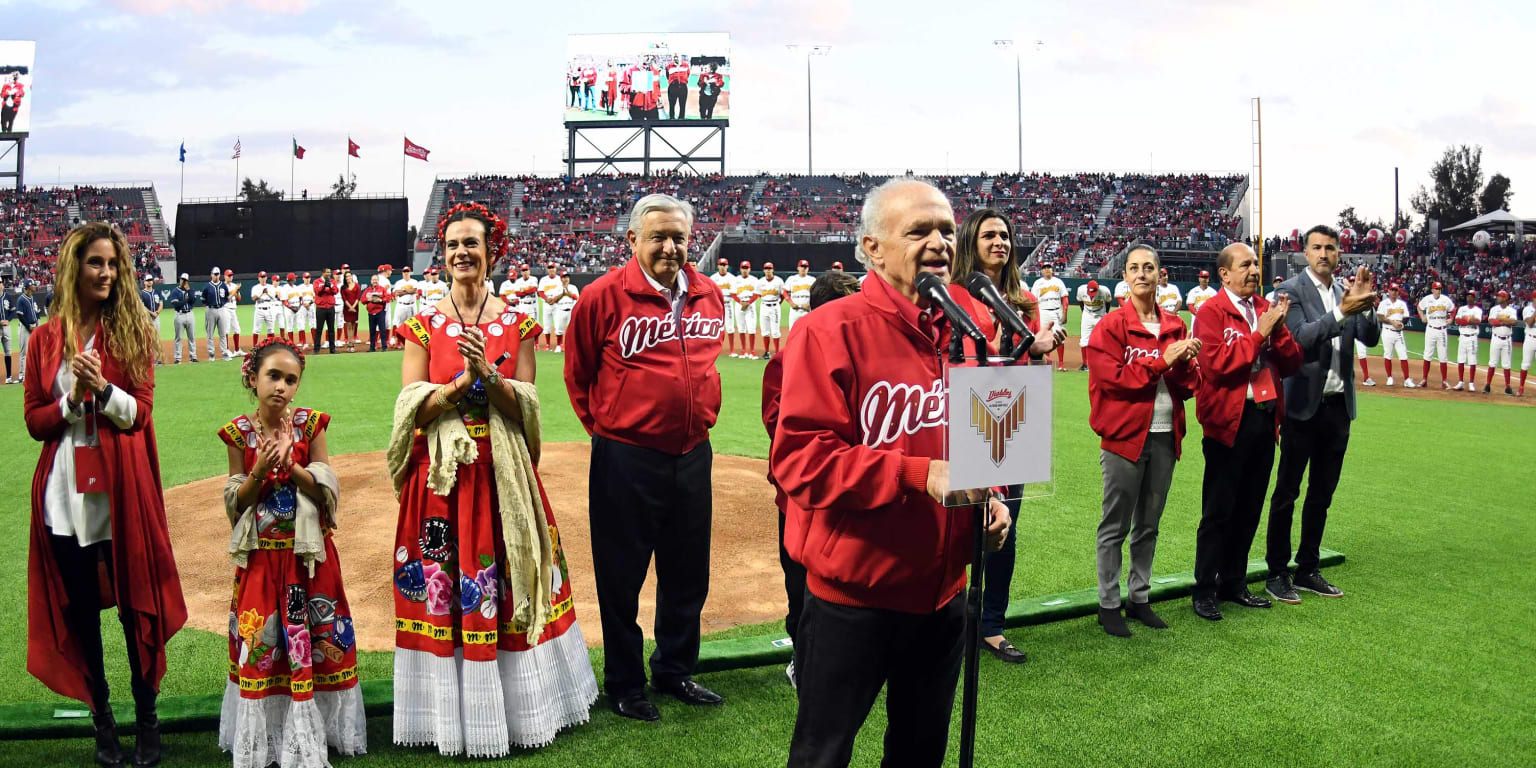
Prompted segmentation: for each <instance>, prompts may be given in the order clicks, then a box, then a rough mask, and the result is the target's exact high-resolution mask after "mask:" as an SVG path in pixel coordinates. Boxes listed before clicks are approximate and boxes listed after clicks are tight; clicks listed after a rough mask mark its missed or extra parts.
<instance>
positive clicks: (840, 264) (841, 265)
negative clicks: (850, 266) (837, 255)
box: [832, 261, 843, 269]
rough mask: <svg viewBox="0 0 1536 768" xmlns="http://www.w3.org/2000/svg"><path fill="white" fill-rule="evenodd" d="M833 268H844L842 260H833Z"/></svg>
mask: <svg viewBox="0 0 1536 768" xmlns="http://www.w3.org/2000/svg"><path fill="white" fill-rule="evenodd" d="M832 268H833V269H842V268H843V263H842V262H841V261H834V262H832Z"/></svg>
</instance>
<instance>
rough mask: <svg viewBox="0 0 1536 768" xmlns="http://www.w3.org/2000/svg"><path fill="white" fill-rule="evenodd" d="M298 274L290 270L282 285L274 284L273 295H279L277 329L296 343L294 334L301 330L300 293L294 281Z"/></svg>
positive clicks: (284, 336)
mask: <svg viewBox="0 0 1536 768" xmlns="http://www.w3.org/2000/svg"><path fill="white" fill-rule="evenodd" d="M297 277H298V276H297V275H295V274H293V273H292V272H289V273H288V274H287V276H286V277H284V278H283V283H282V285H278V286H274V287H273V289H272V295H274V296H276V297H277V302H278V309H277V331H278V335H279V336H282V337H283V338H284V339H286V340H287V341H288V343H289V344H292V343H294V334H295V333H297V332H298V330H299V294H298V288H297V286H295V285H294V284H293V281H294V279H295V278H297Z"/></svg>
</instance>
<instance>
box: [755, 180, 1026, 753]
mask: <svg viewBox="0 0 1536 768" xmlns="http://www.w3.org/2000/svg"><path fill="white" fill-rule="evenodd" d="M954 237H955V218H954V212H953V210H952V209H951V208H950V205H949V201H948V200H946V199H945V198H944V195H943V194H942V193H940V192H939V190H937V189H935V188H934V187H933V186H931V185H929V184H927V183H925V182H921V181H917V180H913V179H895V180H892V181H888V182H886V183H884V184H881V185H880V186H878V187H876V188H875V189H874V190H872V191H871V192H870V193H869V196H868V197H867V198H866V199H865V202H864V208H863V211H862V213H861V215H860V220H859V233H858V238H859V239H858V243H859V250H858V255H859V260H860V261H861V262H863V263H864V264H865V265H866V266H868V267H869V279H867V280H866V281H865V282H864V287H863V289H862V290H861V291H860V292H859V293H858V294H857V295H854V296H850V297H848V298H846V299H843V300H842V301H837V302H834V303H832V304H829V305H827V306H826V307H824V308H822V309H820V310H818V311H816V312H813V313H811V314H809V315H807V316H806V317H805V318H803V319H801V320H800V322H798V323H796V327H795V332H794V333H793V334H791V336H790V340H789V343H788V344H787V345H785V347H784V351H783V353H782V355H783V361H784V381H786V382H794V386H793V387H787V388H785V390H784V394H783V399H782V402H781V405H780V411H779V426H778V431H777V433H776V435H775V437H774V441H773V447H772V449H771V450H772V466H773V467H774V475H775V477H776V478H777V479H778V481H779V483H780V485H781V486H782V487H783V489H784V492H785V493H786V494H787V495H788V497H789V510H788V519H787V520H786V525H785V533H784V543H785V545H786V547H787V548H788V550H789V553H790V555H791V556H792V557H794V558H795V559H796V560H798V561H799V562H800V563H801V564H803V565H804V566H805V568H806V576H807V580H806V584H807V595H806V599H805V607H804V611H803V613H802V615H801V618H800V625H799V628H798V637H797V638H796V640H795V645H796V648H795V671H796V677H797V679H798V682H799V696H800V709H799V714H798V716H797V717H796V719H795V734H794V739H793V741H792V742H791V744H790V748H789V765H791V766H844V765H847V764H848V762H849V760H850V758H851V757H852V754H853V741H854V737H855V736H856V735H857V734H858V731H859V728H860V727H861V726H863V724H864V720H865V718H866V717H868V715H869V709H870V707H871V706H872V705H873V704H874V702H875V697H876V695H878V694H879V693H880V689H881V687H882V686H885V687H886V714H887V716H888V721H889V724H888V726H887V728H886V732H885V756H886V760H887V761H897V762H899V763H900V764H901V765H913V766H927V765H932V766H937V765H939V764H941V763H942V762H943V760H944V751H945V747H946V746H947V745H948V741H949V719H950V713H951V710H952V709H953V707H954V699H955V684H956V681H957V680H958V679H959V675H960V661H961V651H962V649H963V635H964V632H963V630H964V626H965V605H964V601H963V600H962V599H960V597H959V596H960V594H961V592H962V591H963V589H964V587H965V569H966V566H967V565H969V563H970V553H969V545H970V541H971V536H972V531H973V529H972V522H971V513H970V512H969V510H968V508H966V507H957V508H948V507H945V506H944V502H945V501H946V500H948V501H950V502H951V503H976V502H983V501H987V499H988V495H989V491H988V490H987V489H976V490H966V491H952V490H951V489H950V487H949V463H948V462H947V461H944V460H943V459H942V458H941V457H942V456H944V424H945V422H946V418H945V415H946V402H947V398H946V392H945V378H944V357H943V355H942V352H943V350H944V349H945V347H946V345H947V343H948V341H949V328H948V325H947V323H946V322H945V320H944V316H943V314H942V313H941V312H940V311H939V310H938V308H937V307H932V306H929V305H928V301H927V299H925V298H923V297H922V296H920V295H919V293H918V291H917V287H916V281H917V276H918V274H919V273H920V272H922V271H928V272H932V273H934V274H937V275H939V276H940V277H946V276H947V275H948V273H949V267H950V263H951V261H952V260H953V259H954V255H955V244H954ZM1009 524H1010V520H1009V516H1008V510H1007V508H1006V507H1004V506H1003V504H1002V502H1000V501H997V500H995V499H993V500H991V501H990V502H989V520H988V524H987V530H986V538H987V545H988V547H989V548H990V549H991V550H993V551H996V550H997V549H998V548H999V547H1000V546H1001V545H1002V542H1003V539H1004V538H1005V537H1006V536H1007V532H1008V526H1009ZM887 764H890V763H889V762H888V763H887Z"/></svg>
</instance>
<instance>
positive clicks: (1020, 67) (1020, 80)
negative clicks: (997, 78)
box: [992, 40, 1024, 176]
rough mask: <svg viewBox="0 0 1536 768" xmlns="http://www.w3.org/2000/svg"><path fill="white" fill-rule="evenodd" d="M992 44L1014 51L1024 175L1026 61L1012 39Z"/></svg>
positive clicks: (1020, 165)
mask: <svg viewBox="0 0 1536 768" xmlns="http://www.w3.org/2000/svg"><path fill="white" fill-rule="evenodd" d="M992 44H993V45H995V46H997V47H998V48H1001V49H1003V50H1005V51H1009V50H1011V51H1013V74H1014V80H1015V86H1016V88H1017V90H1016V93H1017V99H1018V101H1017V104H1018V109H1019V175H1020V176H1022V175H1024V62H1023V61H1022V57H1020V55H1019V49H1018V48H1016V47H1015V46H1014V44H1013V41H1012V40H993V41H992Z"/></svg>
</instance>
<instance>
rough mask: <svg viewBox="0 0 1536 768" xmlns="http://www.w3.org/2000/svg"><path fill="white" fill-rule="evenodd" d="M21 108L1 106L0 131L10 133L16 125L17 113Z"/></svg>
mask: <svg viewBox="0 0 1536 768" xmlns="http://www.w3.org/2000/svg"><path fill="white" fill-rule="evenodd" d="M20 111H21V110H20V109H18V108H16V107H0V133H10V132H11V128H12V127H14V126H15V125H16V113H17V112H20Z"/></svg>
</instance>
